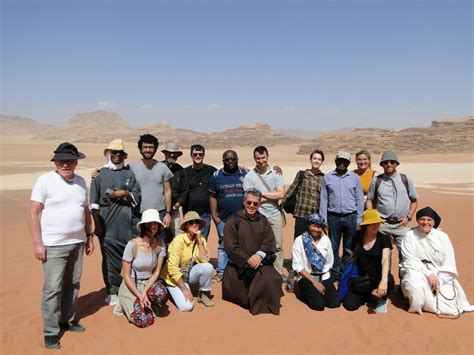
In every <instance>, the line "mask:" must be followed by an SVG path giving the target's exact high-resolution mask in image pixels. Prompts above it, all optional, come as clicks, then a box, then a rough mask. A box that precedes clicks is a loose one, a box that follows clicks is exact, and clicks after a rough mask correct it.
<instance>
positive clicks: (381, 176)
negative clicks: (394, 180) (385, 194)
mask: <svg viewBox="0 0 474 355" xmlns="http://www.w3.org/2000/svg"><path fill="white" fill-rule="evenodd" d="M382 179H383V174H380V175H378V176H377V177H376V178H375V191H374V199H373V200H372V204H373V205H374V208H375V205H376V204H377V194H378V193H377V191H378V190H379V186H380V184H381V183H382Z"/></svg>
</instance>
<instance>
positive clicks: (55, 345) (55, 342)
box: [44, 335, 61, 349]
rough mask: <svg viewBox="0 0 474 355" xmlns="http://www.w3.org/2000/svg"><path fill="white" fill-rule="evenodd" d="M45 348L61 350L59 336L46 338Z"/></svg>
mask: <svg viewBox="0 0 474 355" xmlns="http://www.w3.org/2000/svg"><path fill="white" fill-rule="evenodd" d="M44 347H45V348H46V349H59V348H60V347H61V343H60V342H59V336H57V335H47V336H45V337H44Z"/></svg>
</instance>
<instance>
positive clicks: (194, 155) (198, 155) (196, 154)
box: [193, 153, 204, 157]
mask: <svg viewBox="0 0 474 355" xmlns="http://www.w3.org/2000/svg"><path fill="white" fill-rule="evenodd" d="M203 156H204V153H193V157H203Z"/></svg>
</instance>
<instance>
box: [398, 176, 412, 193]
mask: <svg viewBox="0 0 474 355" xmlns="http://www.w3.org/2000/svg"><path fill="white" fill-rule="evenodd" d="M400 178H401V179H402V182H403V185H405V189H406V190H407V195H408V198H410V190H409V188H408V178H407V176H406V175H405V174H400Z"/></svg>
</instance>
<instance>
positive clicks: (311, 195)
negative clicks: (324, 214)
mask: <svg viewBox="0 0 474 355" xmlns="http://www.w3.org/2000/svg"><path fill="white" fill-rule="evenodd" d="M323 178H324V173H323V172H321V171H320V172H318V173H317V174H316V175H314V174H313V173H312V172H311V170H310V169H306V170H305V172H304V177H303V181H302V183H301V187H300V190H299V192H298V195H297V196H296V206H295V213H293V216H294V217H300V218H306V217H308V216H309V215H310V214H313V213H319V195H320V193H321V182H322V181H323ZM297 186H298V175H296V176H295V179H294V180H293V182H292V183H291V185H290V187H289V188H288V190H287V192H286V195H285V198H286V197H288V196H290V195H291V194H292V193H293V192H294V191H295V189H296V187H297Z"/></svg>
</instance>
